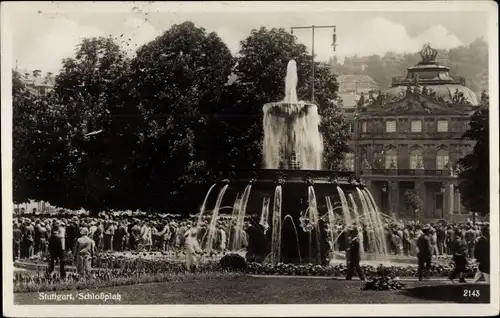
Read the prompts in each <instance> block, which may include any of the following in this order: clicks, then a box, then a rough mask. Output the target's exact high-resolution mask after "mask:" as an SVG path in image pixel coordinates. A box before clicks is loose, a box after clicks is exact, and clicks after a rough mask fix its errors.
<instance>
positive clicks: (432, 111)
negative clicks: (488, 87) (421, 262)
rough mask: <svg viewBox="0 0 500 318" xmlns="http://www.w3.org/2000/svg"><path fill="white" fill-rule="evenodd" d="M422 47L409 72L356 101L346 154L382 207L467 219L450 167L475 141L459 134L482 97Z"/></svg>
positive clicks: (423, 216) (401, 213)
mask: <svg viewBox="0 0 500 318" xmlns="http://www.w3.org/2000/svg"><path fill="white" fill-rule="evenodd" d="M420 54H421V56H422V61H421V62H419V63H418V64H417V65H415V66H413V67H410V68H408V72H407V75H406V77H404V78H393V80H392V85H391V87H389V88H387V89H386V90H385V91H382V92H381V93H378V94H376V93H374V92H373V91H370V92H368V95H367V96H364V95H363V96H362V97H361V99H360V100H358V104H357V111H356V116H355V125H354V132H353V138H352V140H351V141H349V143H350V146H351V149H352V153H350V154H347V155H346V161H349V160H351V161H354V162H353V165H354V170H355V171H356V174H357V175H359V176H360V177H361V179H362V180H363V181H364V182H366V184H367V186H368V188H369V189H370V191H371V193H372V194H373V196H374V198H375V200H376V202H377V204H378V206H379V207H380V209H381V211H382V212H383V213H387V214H390V215H391V216H393V217H395V218H398V219H415V218H417V219H419V220H421V221H437V220H440V219H443V220H446V221H452V220H454V221H459V220H464V218H467V217H468V215H467V214H468V213H469V211H466V210H465V208H464V207H463V206H462V205H461V204H460V193H459V192H458V187H457V185H458V183H459V180H458V178H457V176H456V175H457V173H456V170H455V169H456V164H457V161H458V160H459V159H460V158H462V157H463V156H464V155H466V154H467V153H469V152H470V151H472V148H473V146H474V142H473V141H470V140H464V139H462V135H463V134H464V132H465V131H466V130H467V129H468V122H469V118H470V115H471V114H472V113H473V112H474V110H475V109H476V108H477V107H478V105H479V101H478V99H477V97H476V95H475V94H474V93H473V92H472V91H471V90H470V89H468V88H467V87H466V86H465V80H464V79H463V78H459V79H454V78H451V77H450V75H449V69H448V68H447V67H445V66H442V65H439V64H438V63H437V62H436V57H437V51H436V50H434V49H432V48H431V47H430V46H428V45H427V46H425V47H424V49H423V50H422V51H421V52H420ZM415 197H418V198H419V199H420V200H418V199H417V201H420V203H421V204H420V208H419V209H418V210H417V211H415V210H414V209H413V208H411V205H410V204H409V203H410V201H411V200H415Z"/></svg>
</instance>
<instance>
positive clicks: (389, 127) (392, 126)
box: [385, 120, 396, 133]
mask: <svg viewBox="0 0 500 318" xmlns="http://www.w3.org/2000/svg"><path fill="white" fill-rule="evenodd" d="M385 132H388V133H393V132H396V121H395V120H388V121H386V122H385Z"/></svg>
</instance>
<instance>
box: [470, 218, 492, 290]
mask: <svg viewBox="0 0 500 318" xmlns="http://www.w3.org/2000/svg"><path fill="white" fill-rule="evenodd" d="M489 236H490V230H489V228H488V227H487V226H484V227H483V228H482V229H481V235H480V236H479V238H478V239H477V240H476V244H475V247H474V258H475V259H476V261H477V262H478V263H479V266H478V268H477V271H476V275H475V276H474V283H476V282H477V281H478V280H479V279H481V276H484V280H485V281H486V283H489V282H490V240H489Z"/></svg>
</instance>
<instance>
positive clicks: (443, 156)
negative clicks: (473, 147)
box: [436, 148, 450, 170]
mask: <svg viewBox="0 0 500 318" xmlns="http://www.w3.org/2000/svg"><path fill="white" fill-rule="evenodd" d="M449 162H450V155H449V154H448V150H447V149H443V148H441V149H439V150H438V151H437V157H436V169H437V170H445V169H446V166H447V165H448V163H449Z"/></svg>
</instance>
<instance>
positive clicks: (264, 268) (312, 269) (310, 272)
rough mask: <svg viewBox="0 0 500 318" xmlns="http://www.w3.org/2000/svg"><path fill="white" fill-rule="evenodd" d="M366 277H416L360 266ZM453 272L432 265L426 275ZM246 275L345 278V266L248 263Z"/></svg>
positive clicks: (400, 269)
mask: <svg viewBox="0 0 500 318" xmlns="http://www.w3.org/2000/svg"><path fill="white" fill-rule="evenodd" d="M361 268H362V269H363V271H364V273H365V275H366V276H368V277H370V276H391V277H416V276H417V271H418V268H417V266H384V265H379V266H372V265H361ZM476 269H477V265H476V264H470V265H469V268H468V270H467V277H473V276H474V273H475V271H476ZM452 270H453V264H448V265H442V264H432V266H431V267H430V268H429V271H428V273H427V277H446V276H447V275H448V274H449V273H450V272H451V271H452ZM246 272H247V273H249V274H257V275H288V276H294V275H301V276H345V275H346V273H347V266H346V265H345V264H336V265H334V266H321V265H313V264H306V265H293V264H283V263H279V264H277V265H271V264H263V265H261V264H256V263H250V264H248V266H247V270H246Z"/></svg>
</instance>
